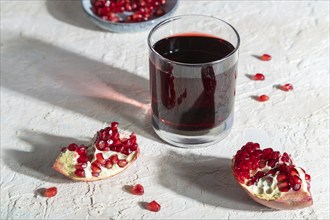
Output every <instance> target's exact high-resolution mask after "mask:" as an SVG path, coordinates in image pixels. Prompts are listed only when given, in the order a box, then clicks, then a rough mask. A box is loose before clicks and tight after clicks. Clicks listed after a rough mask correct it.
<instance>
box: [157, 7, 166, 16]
mask: <svg viewBox="0 0 330 220" xmlns="http://www.w3.org/2000/svg"><path fill="white" fill-rule="evenodd" d="M164 14H165V10H164V9H162V8H158V9H157V10H156V11H155V15H156V16H159V17H160V16H163V15H164Z"/></svg>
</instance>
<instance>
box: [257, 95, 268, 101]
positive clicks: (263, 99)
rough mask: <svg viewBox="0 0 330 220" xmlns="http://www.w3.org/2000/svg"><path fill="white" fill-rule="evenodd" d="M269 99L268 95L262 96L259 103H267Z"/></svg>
mask: <svg viewBox="0 0 330 220" xmlns="http://www.w3.org/2000/svg"><path fill="white" fill-rule="evenodd" d="M268 99H269V96H267V95H261V96H259V97H258V101H259V102H266V101H268Z"/></svg>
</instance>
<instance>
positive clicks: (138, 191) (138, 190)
mask: <svg viewBox="0 0 330 220" xmlns="http://www.w3.org/2000/svg"><path fill="white" fill-rule="evenodd" d="M131 193H132V194H134V195H143V194H144V188H143V186H142V185H141V184H136V185H135V186H133V187H132V188H131Z"/></svg>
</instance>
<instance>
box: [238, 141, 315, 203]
mask: <svg viewBox="0 0 330 220" xmlns="http://www.w3.org/2000/svg"><path fill="white" fill-rule="evenodd" d="M232 171H233V174H234V177H235V179H236V180H237V182H238V183H239V184H240V185H241V186H242V187H243V189H244V190H245V191H246V192H247V193H248V195H249V196H250V197H251V198H252V199H253V200H255V201H256V202H258V203H260V204H262V205H265V206H267V207H270V208H273V209H300V208H305V207H308V206H311V205H312V204H313V199H312V195H311V193H310V180H311V177H310V175H309V174H307V173H306V172H305V170H304V169H303V168H300V167H296V166H295V165H294V163H293V161H292V158H291V156H290V155H289V154H287V153H285V152H284V153H283V154H281V153H280V152H279V151H274V150H273V149H271V148H266V149H263V150H261V149H260V146H259V144H258V143H252V142H248V143H247V144H245V145H244V146H243V147H242V148H241V149H240V150H238V151H237V153H236V155H235V156H234V157H233V160H232Z"/></svg>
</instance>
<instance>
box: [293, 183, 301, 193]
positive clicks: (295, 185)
mask: <svg viewBox="0 0 330 220" xmlns="http://www.w3.org/2000/svg"><path fill="white" fill-rule="evenodd" d="M300 188H301V185H300V184H294V185H293V186H292V189H293V190H294V191H298V190H299V189H300Z"/></svg>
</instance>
